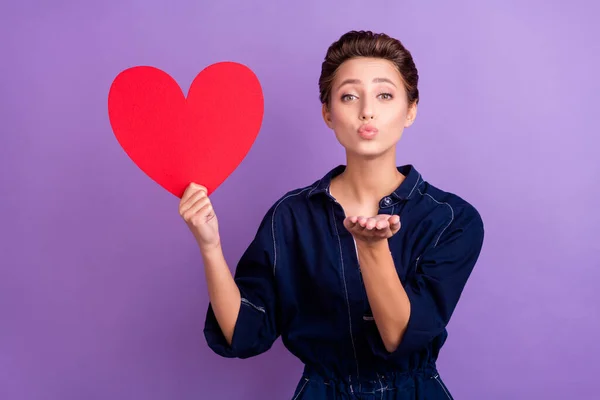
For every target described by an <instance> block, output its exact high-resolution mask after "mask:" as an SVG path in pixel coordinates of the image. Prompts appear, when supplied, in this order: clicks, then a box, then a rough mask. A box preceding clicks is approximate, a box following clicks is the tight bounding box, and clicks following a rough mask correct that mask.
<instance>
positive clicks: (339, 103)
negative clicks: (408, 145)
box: [323, 58, 417, 157]
mask: <svg viewBox="0 0 600 400" xmlns="http://www.w3.org/2000/svg"><path fill="white" fill-rule="evenodd" d="M330 99H331V100H330V104H329V107H328V106H327V105H323V118H324V119H325V122H326V123H327V125H328V126H329V127H330V128H331V129H333V131H334V132H335V135H336V137H337V139H338V141H339V142H340V144H341V145H342V146H343V147H344V148H345V149H346V151H347V152H349V153H352V154H354V155H359V156H363V157H377V156H379V155H381V154H384V153H386V152H388V151H390V150H394V149H395V145H396V143H397V142H398V141H399V140H400V138H401V137H402V132H403V131H404V128H406V127H409V126H410V125H411V124H412V122H413V121H414V118H415V117H416V113H417V107H416V104H413V105H412V106H411V107H409V106H408V100H407V96H406V91H405V89H404V85H403V83H402V78H401V75H400V72H398V69H397V68H396V67H395V66H394V64H393V63H392V62H390V61H388V60H384V59H377V58H355V59H351V60H348V61H345V62H344V63H343V64H342V65H341V66H340V67H339V68H338V70H337V73H336V76H335V78H334V81H333V83H332V88H331V97H330Z"/></svg>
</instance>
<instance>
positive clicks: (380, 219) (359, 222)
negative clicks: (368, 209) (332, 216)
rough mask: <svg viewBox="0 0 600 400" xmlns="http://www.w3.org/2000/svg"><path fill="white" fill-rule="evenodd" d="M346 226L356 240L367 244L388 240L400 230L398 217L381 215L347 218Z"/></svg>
mask: <svg viewBox="0 0 600 400" xmlns="http://www.w3.org/2000/svg"><path fill="white" fill-rule="evenodd" d="M344 226H345V227H346V229H348V231H349V232H350V233H351V234H352V236H354V239H356V240H360V241H363V242H367V243H372V242H378V241H380V240H383V239H388V238H390V237H392V236H394V235H395V234H396V232H398V231H399V230H400V217H399V216H398V215H387V214H379V215H376V216H374V217H370V218H367V217H347V218H346V219H345V220H344Z"/></svg>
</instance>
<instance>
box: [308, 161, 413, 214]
mask: <svg viewBox="0 0 600 400" xmlns="http://www.w3.org/2000/svg"><path fill="white" fill-rule="evenodd" d="M397 168H398V171H399V172H400V173H401V174H402V175H404V177H405V178H404V180H403V181H402V183H401V184H400V186H398V187H397V188H396V190H394V191H393V192H392V193H390V194H389V195H388V196H386V197H392V198H393V200H392V201H393V203H396V202H397V200H408V199H410V198H411V197H412V196H414V194H415V192H416V191H417V187H418V186H419V184H420V183H421V182H423V178H422V176H421V174H420V173H419V172H418V171H417V169H416V168H415V167H414V166H413V165H411V164H407V165H402V166H399V167H397ZM345 169H346V166H345V165H338V166H337V167H335V168H333V169H332V170H331V171H329V172H328V173H327V174H326V175H325V176H323V177H322V178H321V179H320V180H319V181H318V182H316V184H315V186H314V187H313V188H312V189H311V190H310V191H309V192H308V195H307V196H308V197H309V198H310V197H313V196H315V195H318V194H325V195H329V186H330V185H331V180H332V179H333V178H335V177H336V176H338V175H339V174H341V173H342V172H344V170H345ZM382 201H384V199H382ZM387 203H390V202H389V201H388V202H387ZM390 204H391V203H390Z"/></svg>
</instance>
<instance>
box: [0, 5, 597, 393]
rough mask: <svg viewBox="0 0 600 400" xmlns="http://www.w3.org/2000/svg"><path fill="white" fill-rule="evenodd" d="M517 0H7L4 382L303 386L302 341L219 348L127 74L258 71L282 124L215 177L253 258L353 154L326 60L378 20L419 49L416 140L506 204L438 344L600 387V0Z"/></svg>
mask: <svg viewBox="0 0 600 400" xmlns="http://www.w3.org/2000/svg"><path fill="white" fill-rule="evenodd" d="M250 3H254V4H250ZM483 3H485V4H483ZM495 3H496V4H495V5H494V6H492V5H490V4H491V2H481V1H478V0H473V1H452V2H445V1H438V2H433V1H426V2H418V4H417V2H408V1H403V2H399V1H373V2H368V3H367V2H358V1H317V0H314V1H298V2H295V3H288V2H282V1H274V0H270V1H261V2H248V1H242V0H238V1H231V0H226V1H224V0H222V1H219V2H217V1H189V0H187V1H174V2H172V3H171V2H168V1H157V0H151V1H147V0H146V1H114V0H113V1H107V2H99V1H95V2H81V1H58V2H42V1H37V2H35V1H21V2H17V1H12V2H3V3H2V5H1V6H0V34H1V37H2V40H1V41H0V50H1V52H0V55H1V59H2V61H1V62H0V71H1V72H2V75H1V80H0V121H2V126H1V128H0V134H1V137H0V138H1V141H0V171H1V172H0V215H1V223H0V265H1V268H0V399H3V400H33V399H44V400H48V399H52V400H54V399H56V400H70V399H111V400H112V399H146V400H159V399H178V400H186V399H189V400H191V399H237V398H248V399H267V398H268V399H275V398H277V399H279V398H290V397H291V393H292V391H293V389H294V386H295V384H296V382H297V381H298V379H299V377H300V372H301V368H302V366H301V365H300V363H299V362H298V361H297V360H296V359H294V358H293V357H292V356H290V355H289V354H288V353H287V352H286V350H285V349H284V348H283V346H282V345H281V342H280V341H277V343H276V344H275V346H274V347H273V349H272V350H271V351H270V352H268V353H267V354H264V355H262V356H259V357H256V358H254V359H251V360H244V361H242V360H227V359H223V358H220V357H218V356H216V355H214V354H213V353H212V352H211V351H210V350H209V349H208V348H207V346H206V344H205V341H204V337H203V333H202V328H203V322H204V317H205V312H206V306H207V301H208V299H207V294H206V287H205V283H204V273H203V270H202V265H201V260H200V257H199V252H198V250H197V248H196V246H195V243H194V241H193V239H192V236H191V235H190V234H189V232H188V230H187V228H186V227H185V225H184V224H183V223H182V221H181V219H180V218H179V215H178V214H177V205H178V200H177V199H176V198H175V197H174V196H172V195H171V194H169V193H167V192H166V191H165V190H163V189H162V188H160V187H159V186H158V185H156V184H155V183H153V182H152V181H151V180H150V179H148V178H147V177H146V176H145V175H144V174H143V173H142V172H141V171H140V170H139V169H138V168H137V167H135V165H134V164H133V163H132V162H131V161H130V160H129V159H128V158H127V156H126V155H125V153H124V152H123V151H122V149H121V148H120V147H119V145H118V143H117V142H116V140H115V138H114V136H113V134H112V131H111V128H110V125H109V121H108V117H107V94H108V90H109V86H110V84H111V82H112V80H113V79H114V77H115V76H116V75H117V74H118V73H119V72H120V71H122V70H123V69H125V68H128V67H130V66H133V65H152V66H156V67H158V68H161V69H163V70H165V71H167V72H168V73H169V74H171V75H172V76H173V77H174V78H175V79H176V80H177V81H178V82H179V83H180V85H181V86H182V87H183V88H184V90H185V91H186V92H187V88H188V87H189V84H190V83H191V81H192V80H193V78H194V77H195V75H196V74H197V73H198V72H199V71H200V70H202V69H203V68H204V67H206V66H207V65H209V64H212V63H214V62H218V61H224V60H232V61H237V62H242V63H244V64H246V65H248V66H249V67H250V68H252V69H253V70H254V71H255V73H256V74H257V75H258V77H259V78H260V80H261V82H262V85H263V89H264V93H265V108H266V110H265V119H264V124H263V128H262V130H261V133H260V135H259V137H258V139H257V141H256V144H255V146H254V147H253V148H252V150H251V152H250V154H249V155H248V156H247V158H246V159H245V160H244V162H243V163H242V164H241V165H240V167H239V168H238V169H237V170H236V172H235V173H234V174H233V175H232V176H231V177H230V179H228V180H227V181H226V182H225V184H224V185H223V186H221V187H220V188H219V189H218V190H217V192H215V194H214V196H213V202H214V205H215V207H216V209H217V212H218V213H219V217H220V223H221V230H222V236H223V237H224V238H225V250H226V256H227V258H228V260H229V262H230V264H232V265H233V264H234V263H235V262H236V261H237V259H238V257H239V256H240V255H241V253H242V251H243V250H244V249H245V246H246V245H247V244H248V242H249V240H250V239H251V237H252V235H253V234H254V232H255V230H256V227H257V224H258V222H259V221H260V218H261V217H262V215H263V214H264V212H265V211H266V210H267V208H268V207H269V206H270V205H271V204H272V203H273V202H274V201H275V200H276V198H278V197H279V196H280V195H282V194H283V193H284V192H285V191H287V190H290V189H293V188H295V187H298V186H303V185H307V184H309V183H311V182H312V181H313V180H315V179H317V178H318V177H320V176H321V175H322V174H324V173H325V172H326V171H327V170H328V169H329V168H331V167H333V166H335V165H337V164H339V163H343V162H344V153H343V150H342V148H341V147H340V146H339V145H338V144H337V142H336V140H335V137H334V136H333V133H332V132H330V131H329V130H328V129H327V128H326V127H325V125H324V123H323V122H322V120H321V116H320V104H319V102H318V90H317V79H318V76H319V69H320V63H321V60H322V58H323V56H324V54H325V50H326V48H327V46H329V44H330V43H331V42H332V41H334V40H335V39H337V38H338V37H339V36H340V35H341V34H342V33H343V32H345V31H347V30H350V29H364V28H366V29H373V30H375V31H384V32H387V33H389V34H391V35H393V36H396V37H398V38H400V39H401V40H402V41H403V42H404V43H405V44H406V46H407V47H408V48H409V49H410V50H411V51H412V53H413V56H414V58H415V60H416V63H417V67H418V68H419V72H420V76H421V82H420V90H421V99H422V102H421V104H420V112H419V116H418V118H417V122H416V124H415V125H414V126H413V127H412V128H410V129H409V130H407V131H406V132H405V136H404V138H403V140H402V142H401V146H400V147H399V152H398V156H399V157H398V162H399V163H413V164H415V165H416V166H417V167H418V168H419V169H420V171H421V172H423V174H424V176H425V178H426V179H428V180H429V181H430V182H432V183H433V184H435V185H438V186H440V187H441V188H444V189H448V190H451V191H453V192H456V193H458V194H460V195H461V196H463V197H465V198H466V199H468V200H469V201H471V202H472V203H473V204H474V205H475V206H476V207H477V208H478V209H479V210H480V212H481V213H482V215H483V217H484V220H485V223H486V228H487V237H486V242H485V246H484V249H483V252H482V255H481V258H480V262H479V264H478V266H477V268H476V269H475V272H474V274H473V276H472V279H471V280H470V282H469V284H468V286H467V288H466V290H465V293H464V296H463V298H462V301H461V303H460V304H459V307H458V309H457V311H456V313H455V315H454V318H453V320H452V321H451V323H450V326H449V332H450V338H449V341H448V343H447V345H446V346H445V348H444V349H443V351H442V354H441V359H440V361H439V368H440V370H441V373H442V376H443V377H444V379H445V380H446V382H447V384H448V386H449V387H450V389H451V391H452V392H453V394H454V396H455V398H457V399H486V400H492V399H532V398H535V399H592V398H597V396H598V395H597V392H598V383H597V376H598V372H600V370H599V369H598V366H597V365H598V357H599V356H600V350H599V340H598V337H600V318H599V312H598V304H599V303H600V294H599V292H598V291H597V289H596V288H597V285H598V280H599V278H600V268H599V267H600V261H599V258H598V254H599V251H600V246H599V245H598V230H597V229H596V227H597V226H598V224H599V223H600V218H599V213H598V211H597V208H598V197H599V195H600V193H599V185H598V181H599V178H598V177H599V172H600V171H599V169H600V168H599V162H598V156H597V152H598V148H599V145H600V141H599V139H598V137H597V135H598V133H599V132H600V130H599V126H598V124H597V117H598V112H597V110H596V109H595V108H596V107H597V106H598V104H600V95H599V93H600V85H599V80H598V79H597V77H596V74H597V73H598V71H599V70H600V63H599V60H598V57H599V56H598V54H600V46H599V45H598V38H599V37H600V29H599V28H598V27H596V26H594V25H595V24H596V22H597V20H596V18H597V16H598V15H599V14H600V9H599V6H598V4H599V3H598V2H592V1H588V2H587V4H586V2H583V1H571V2H568V3H563V2H555V4H548V2H544V1H520V2H514V1H496V2H495ZM17 4H18V5H17ZM234 95H235V94H234ZM309 157H314V159H315V161H311V162H309V161H308V159H309ZM262 179H265V180H266V181H262ZM246 391H248V392H249V394H248V395H247V396H244V397H242V393H243V392H246Z"/></svg>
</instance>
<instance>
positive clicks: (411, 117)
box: [404, 102, 417, 128]
mask: <svg viewBox="0 0 600 400" xmlns="http://www.w3.org/2000/svg"><path fill="white" fill-rule="evenodd" d="M415 118H417V102H414V103H412V104H411V105H410V106H409V107H408V113H406V121H405V122H404V127H405V128H408V127H409V126H411V125H412V124H413V123H414V122H415Z"/></svg>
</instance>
